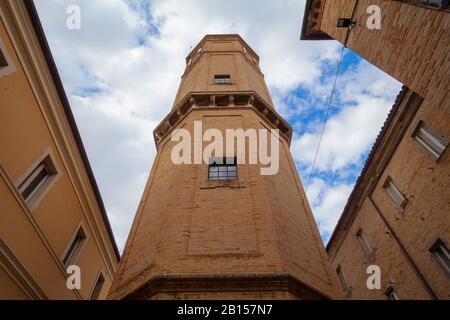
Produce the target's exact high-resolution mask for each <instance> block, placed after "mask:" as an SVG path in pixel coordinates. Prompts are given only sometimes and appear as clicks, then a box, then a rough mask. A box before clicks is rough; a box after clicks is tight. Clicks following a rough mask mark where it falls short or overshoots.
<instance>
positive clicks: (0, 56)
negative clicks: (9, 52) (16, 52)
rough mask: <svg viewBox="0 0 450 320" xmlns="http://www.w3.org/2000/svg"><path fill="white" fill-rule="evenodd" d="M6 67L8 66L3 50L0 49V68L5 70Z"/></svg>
mask: <svg viewBox="0 0 450 320" xmlns="http://www.w3.org/2000/svg"><path fill="white" fill-rule="evenodd" d="M7 66H8V61H6V57H5V54H4V53H3V50H2V48H1V47H0V68H5V67H7Z"/></svg>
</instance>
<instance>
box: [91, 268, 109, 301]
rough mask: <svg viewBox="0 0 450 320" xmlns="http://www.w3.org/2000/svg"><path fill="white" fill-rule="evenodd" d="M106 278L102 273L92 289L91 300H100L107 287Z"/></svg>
mask: <svg viewBox="0 0 450 320" xmlns="http://www.w3.org/2000/svg"><path fill="white" fill-rule="evenodd" d="M105 282H106V278H105V275H104V273H103V272H102V271H100V273H99V274H98V276H97V278H96V280H95V282H94V286H93V287H92V290H91V294H90V295H89V300H98V299H99V298H100V296H101V294H102V290H103V288H104V287H105Z"/></svg>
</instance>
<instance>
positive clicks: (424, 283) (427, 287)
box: [369, 193, 439, 300]
mask: <svg viewBox="0 0 450 320" xmlns="http://www.w3.org/2000/svg"><path fill="white" fill-rule="evenodd" d="M369 200H370V202H371V203H372V205H373V207H374V208H375V211H376V212H377V213H378V215H379V216H380V218H381V220H383V222H384V224H385V225H386V227H387V228H388V230H389V233H390V234H391V236H392V238H394V240H395V242H397V244H398V246H399V248H400V251H401V252H402V254H403V255H404V256H405V258H406V261H407V262H408V264H409V265H410V266H411V268H412V269H413V271H414V272H415V274H416V276H417V278H418V279H419V281H420V282H421V283H422V286H423V287H424V289H425V290H426V291H427V293H428V295H429V296H430V298H431V299H432V300H439V298H438V297H437V296H436V294H435V293H434V291H433V289H432V288H431V286H430V285H429V283H428V282H427V280H426V279H425V277H424V276H423V274H422V272H420V270H419V268H418V267H417V265H416V263H415V262H414V260H413V259H412V258H411V256H410V255H409V253H408V251H407V250H406V248H405V246H404V245H403V243H402V242H401V240H400V238H399V237H398V236H397V234H396V233H395V231H394V229H393V228H392V227H391V225H390V224H389V222H388V221H387V219H386V218H385V217H384V215H383V213H382V212H381V210H380V208H379V207H378V206H377V204H376V203H375V201H374V200H373V198H372V194H371V193H370V194H369Z"/></svg>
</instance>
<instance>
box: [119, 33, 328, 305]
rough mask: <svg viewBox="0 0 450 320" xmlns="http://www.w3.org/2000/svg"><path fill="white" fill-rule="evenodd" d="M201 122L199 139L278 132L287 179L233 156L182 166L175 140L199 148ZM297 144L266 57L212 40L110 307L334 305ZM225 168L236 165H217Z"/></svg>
mask: <svg viewBox="0 0 450 320" xmlns="http://www.w3.org/2000/svg"><path fill="white" fill-rule="evenodd" d="M199 123H201V129H200V130H201V132H202V133H204V132H205V131H206V130H207V129H212V128H215V129H217V131H219V132H222V133H223V136H224V137H225V136H226V134H225V131H226V130H227V129H235V130H236V129H243V131H247V130H248V129H254V130H264V129H265V130H270V129H278V130H279V131H278V132H279V135H278V138H277V139H278V141H279V148H278V151H277V154H276V155H277V156H278V159H279V170H278V172H277V173H276V174H273V175H263V174H261V170H260V169H261V168H263V167H264V164H260V162H258V163H257V164H249V161H248V160H246V161H245V163H244V164H241V163H239V161H237V164H236V156H238V157H239V154H236V153H230V152H229V150H224V151H223V152H222V153H221V152H216V153H215V154H214V156H215V157H214V158H210V159H209V160H208V162H203V163H201V164H195V161H194V160H193V162H194V164H176V163H174V161H173V158H172V153H173V149H174V147H175V146H176V145H177V144H179V142H177V141H173V139H172V138H171V137H172V135H173V134H176V132H178V131H180V129H185V130H187V131H188V132H191V133H192V141H193V143H194V140H196V138H195V131H196V130H197V131H198V130H199V129H198V124H199ZM291 133H292V129H291V127H290V126H289V124H288V123H286V122H285V121H284V120H283V119H282V118H281V117H280V116H279V115H278V114H277V113H276V111H275V108H274V106H273V103H272V100H271V98H270V95H269V92H268V90H267V87H266V84H265V82H264V76H263V74H262V73H261V70H260V68H259V57H258V55H257V54H256V53H255V52H254V51H253V50H252V49H251V48H250V47H249V46H248V44H247V43H246V42H245V41H244V40H243V39H242V38H241V37H240V36H238V35H208V36H205V37H204V38H203V40H202V41H200V43H199V44H198V45H197V46H196V47H195V48H194V49H193V50H192V52H191V53H190V54H189V56H188V57H187V58H186V69H185V71H184V74H183V76H182V80H181V85H180V88H179V90H178V93H177V96H176V99H175V102H174V105H173V108H172V111H171V112H170V113H169V115H168V116H167V117H166V118H165V119H164V120H163V121H162V122H161V124H160V125H159V126H158V127H157V128H156V129H155V131H154V138H155V142H156V146H157V156H156V159H155V162H154V164H153V167H152V170H151V174H150V177H149V179H148V181H147V185H146V187H145V190H144V194H143V196H142V200H141V202H140V205H139V208H138V211H137V214H136V217H135V220H134V223H133V226H132V228H131V232H130V235H129V237H128V240H127V243H126V247H125V251H124V254H123V257H122V260H121V263H120V266H119V271H118V272H117V275H116V278H115V280H114V283H113V287H112V289H111V292H110V298H112V299H197V298H199V299H201V298H203V299H208V298H213V299H214V298H216V299H253V298H257V299H266V298H268V299H289V298H294V299H328V298H334V297H336V295H337V293H336V291H335V288H336V287H337V279H336V276H335V274H334V272H332V270H331V267H330V265H329V262H328V259H327V256H326V253H325V249H324V247H323V244H322V242H321V239H320V235H319V232H318V230H317V227H316V224H315V222H314V218H313V216H312V214H311V209H310V207H309V205H308V202H307V199H306V198H305V193H304V190H303V188H302V185H301V182H300V179H299V177H298V174H297V171H296V168H295V165H294V162H293V160H292V157H291V154H290V151H289V144H290V139H291ZM270 135H271V133H270V132H269V136H270ZM249 141H250V140H249V139H248V140H247V139H246V142H245V143H244V145H245V146H247V148H245V159H249V158H248V156H249V149H250V148H249ZM203 144H204V145H206V144H207V143H203ZM267 144H268V145H269V149H270V151H273V153H274V152H275V149H273V148H272V147H271V145H270V143H269V142H268V143H267ZM224 149H225V148H224ZM239 150H240V149H239V148H237V147H236V152H238V153H239V152H242V151H239ZM191 156H192V158H195V157H196V156H197V153H196V151H195V150H193V151H192V154H191ZM224 157H226V159H231V161H232V163H231V165H229V164H230V163H229V162H227V163H226V164H222V165H221V164H220V161H217V159H220V158H224Z"/></svg>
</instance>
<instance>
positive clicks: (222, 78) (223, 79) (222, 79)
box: [214, 74, 231, 84]
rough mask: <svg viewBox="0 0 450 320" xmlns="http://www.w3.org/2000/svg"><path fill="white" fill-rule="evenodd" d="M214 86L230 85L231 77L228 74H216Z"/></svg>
mask: <svg viewBox="0 0 450 320" xmlns="http://www.w3.org/2000/svg"><path fill="white" fill-rule="evenodd" d="M214 84H231V77H230V75H229V74H216V75H215V76H214Z"/></svg>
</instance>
